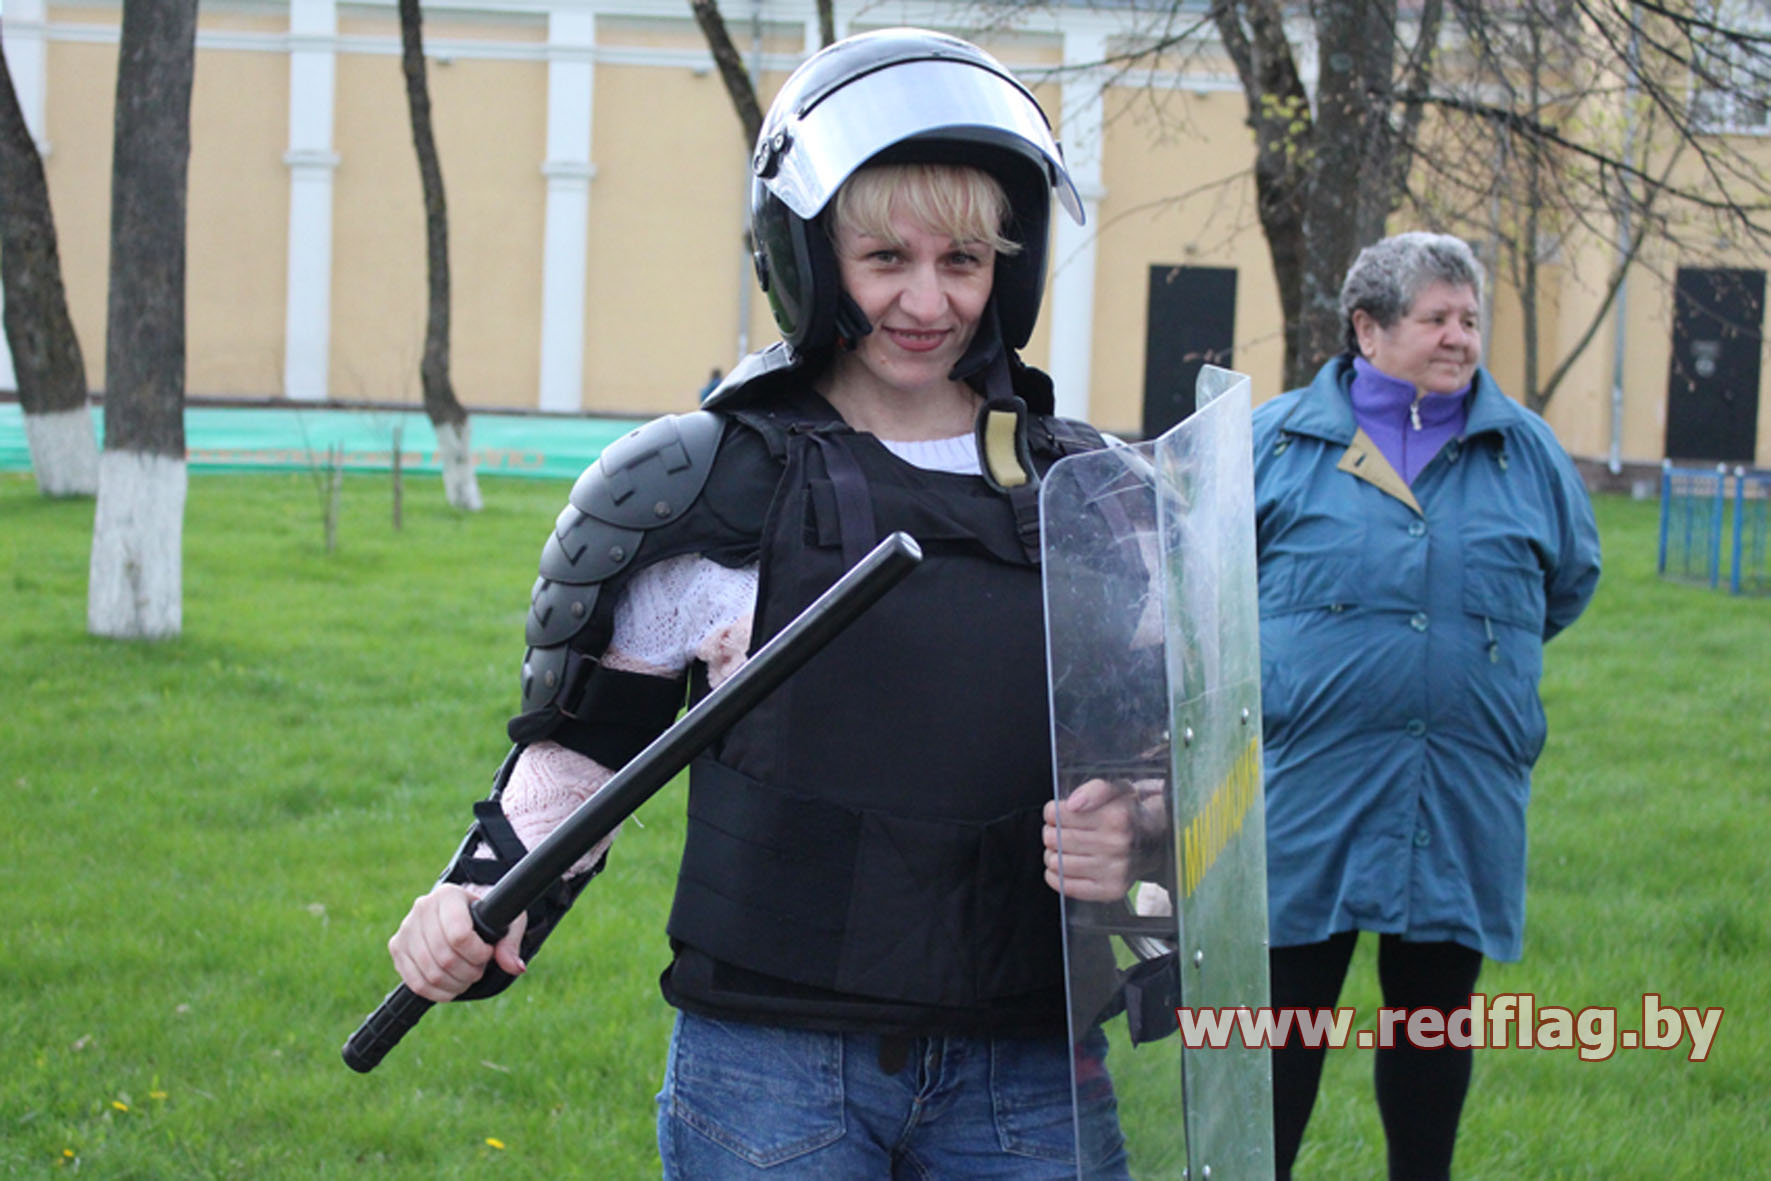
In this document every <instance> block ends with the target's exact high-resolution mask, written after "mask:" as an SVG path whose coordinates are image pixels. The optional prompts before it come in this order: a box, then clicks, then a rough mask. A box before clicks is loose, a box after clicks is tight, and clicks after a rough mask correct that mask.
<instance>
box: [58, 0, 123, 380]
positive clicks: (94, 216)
mask: <svg viewBox="0 0 1771 1181" xmlns="http://www.w3.org/2000/svg"><path fill="white" fill-rule="evenodd" d="M75 16H80V17H84V18H85V19H87V20H89V21H90V20H91V19H92V18H93V13H92V12H91V11H90V10H81V9H74V10H63V9H60V8H50V9H49V10H48V18H49V20H50V21H51V22H58V21H62V20H64V19H66V20H72V19H73V18H74V17H75ZM112 20H113V21H114V20H115V17H114V16H113V17H112ZM46 56H47V72H48V85H47V92H48V93H47V94H46V96H45V104H44V123H45V127H44V131H45V134H46V135H47V136H48V139H49V148H50V151H49V156H48V158H47V159H45V160H44V161H43V172H44V177H45V179H46V180H47V182H48V185H49V203H50V207H51V209H52V210H53V212H54V214H55V233H56V248H57V250H58V252H59V253H60V255H61V270H62V286H63V288H64V289H65V290H66V292H67V298H68V314H69V316H70V317H71V318H72V319H73V322H74V332H75V333H76V335H78V336H79V338H80V351H81V354H82V355H83V357H84V359H85V362H86V383H87V385H88V386H90V387H91V388H92V389H95V390H101V389H103V388H104V381H105V293H106V292H107V291H108V290H109V287H110V280H109V277H108V273H109V268H110V258H111V127H112V114H113V108H114V105H115V102H116V97H117V46H116V45H115V44H110V45H102V44H91V43H87V42H68V41H55V40H52V41H50V42H49V45H48V52H47V55H46Z"/></svg>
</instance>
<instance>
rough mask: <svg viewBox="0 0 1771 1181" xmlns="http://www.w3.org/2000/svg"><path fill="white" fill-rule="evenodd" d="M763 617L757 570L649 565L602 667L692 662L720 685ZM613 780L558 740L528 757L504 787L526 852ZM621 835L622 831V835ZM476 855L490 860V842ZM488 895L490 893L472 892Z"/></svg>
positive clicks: (653, 668) (650, 667)
mask: <svg viewBox="0 0 1771 1181" xmlns="http://www.w3.org/2000/svg"><path fill="white" fill-rule="evenodd" d="M755 611H756V567H754V566H750V567H745V568H743V569H738V570H733V569H731V568H729V567H726V566H721V565H719V564H718V563H716V562H710V561H707V560H706V559H704V558H701V557H698V556H696V555H694V554H689V555H685V556H683V557H679V558H672V559H669V560H668V561H664V562H660V563H658V564H657V565H655V566H649V567H647V568H646V569H645V570H642V571H641V572H640V573H639V574H638V575H636V576H635V577H634V579H633V581H632V582H631V583H629V584H628V586H627V589H626V593H624V594H623V595H622V598H621V601H620V602H619V603H617V604H616V606H615V631H614V635H613V636H612V637H611V639H610V642H609V650H608V651H607V652H605V653H604V654H603V663H604V664H605V665H607V666H608V667H610V668H618V669H622V670H624V671H627V672H638V673H650V674H652V675H655V676H666V677H674V676H676V675H677V674H678V673H680V672H681V671H682V670H683V669H685V668H687V667H688V665H689V663H690V662H691V661H695V660H700V661H703V662H705V663H706V665H707V668H708V680H709V682H710V683H711V684H714V685H718V684H719V683H720V682H721V681H724V680H725V679H726V678H727V677H729V676H730V675H731V674H732V673H733V672H735V671H736V670H737V668H738V666H739V665H741V664H743V663H744V656H745V652H746V649H748V647H749V645H750V620H751V617H752V615H754V614H755ZM612 774H613V771H611V770H610V769H609V768H608V767H604V766H603V765H602V764H600V763H598V762H597V761H596V760H594V759H591V758H589V757H587V756H585V755H581V754H579V753H578V752H576V751H572V750H568V749H566V748H565V747H563V746H560V745H559V744H558V743H555V742H537V743H535V744H534V745H532V746H530V747H529V748H528V749H526V750H524V751H523V754H522V757H521V758H519V759H518V760H517V765H516V766H515V767H514V768H512V770H511V776H510V782H509V783H507V784H505V787H504V796H503V803H504V814H505V815H506V816H508V817H509V818H510V823H511V827H512V828H513V829H515V830H516V834H517V838H518V839H519V840H521V841H522V842H523V846H524V847H525V848H529V849H533V848H534V847H535V846H536V845H537V844H539V843H540V842H541V841H542V840H544V839H546V837H547V835H548V834H549V833H551V832H552V831H553V830H554V829H555V828H557V827H559V824H560V822H561V821H563V820H564V819H565V818H566V817H567V816H569V815H570V814H571V813H572V810H573V809H574V808H576V807H577V806H578V805H579V804H581V803H583V802H584V801H585V800H587V799H589V798H590V797H591V796H592V795H593V794H594V793H595V792H596V791H597V789H598V788H600V787H602V785H603V784H605V783H607V782H608V781H609V777H610V776H611V775H612ZM619 831H620V829H619V828H617V829H616V832H619ZM614 839H615V833H610V834H609V836H608V837H607V838H605V839H604V840H602V841H600V842H598V843H597V845H596V847H595V848H593V849H592V850H590V852H588V853H586V854H585V855H584V856H583V857H580V858H579V859H578V860H577V861H575V862H573V863H572V866H571V868H570V869H568V870H567V871H566V876H567V877H572V876H575V875H577V874H581V873H584V872H586V871H587V870H589V869H590V867H591V866H593V865H595V864H596V863H597V859H598V858H600V857H602V855H603V853H604V852H605V851H607V849H608V847H609V844H610V842H612V841H613V840H614ZM473 855H474V856H475V857H491V856H492V851H491V850H490V849H489V848H487V847H486V846H485V845H484V844H483V843H482V844H481V845H480V846H479V847H478V848H477V849H475V850H474V854H473ZM473 892H474V893H476V894H484V892H485V890H484V888H477V889H473Z"/></svg>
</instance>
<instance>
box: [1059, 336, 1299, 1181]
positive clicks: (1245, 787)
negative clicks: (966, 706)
mask: <svg viewBox="0 0 1771 1181" xmlns="http://www.w3.org/2000/svg"><path fill="white" fill-rule="evenodd" d="M1197 401H1198V406H1199V409H1198V410H1197V411H1196V412H1195V413H1194V414H1193V415H1192V416H1191V417H1190V418H1188V419H1187V420H1186V421H1185V422H1183V423H1181V424H1180V425H1178V426H1176V427H1175V428H1174V429H1173V430H1171V431H1169V432H1168V433H1167V434H1165V435H1163V436H1161V437H1160V438H1158V439H1156V440H1154V441H1151V442H1146V443H1141V444H1137V445H1133V446H1118V447H1111V448H1108V449H1107V450H1104V451H1098V452H1092V453H1089V454H1086V455H1078V456H1073V457H1071V458H1068V459H1065V460H1063V461H1061V462H1060V463H1058V464H1056V465H1055V466H1053V468H1052V469H1051V471H1050V472H1049V473H1048V474H1047V476H1046V478H1045V481H1044V484H1043V487H1042V488H1041V491H1040V514H1041V527H1042V534H1043V546H1044V570H1045V575H1044V577H1045V605H1046V642H1047V651H1048V662H1049V663H1048V668H1049V675H1050V691H1051V711H1052V731H1053V764H1054V767H1055V768H1056V794H1057V797H1058V799H1059V800H1060V801H1069V802H1070V804H1069V806H1070V807H1074V808H1078V809H1081V810H1079V811H1076V812H1074V813H1072V812H1070V811H1068V810H1067V809H1066V808H1060V810H1059V819H1060V824H1059V832H1058V841H1059V848H1060V852H1061V853H1064V854H1065V861H1064V864H1065V866H1066V868H1068V867H1070V866H1075V867H1077V868H1076V872H1075V873H1073V874H1067V875H1066V876H1065V878H1064V886H1065V889H1066V895H1065V897H1064V900H1063V914H1064V952H1065V959H1066V963H1067V966H1068V970H1069V990H1070V991H1069V1002H1070V1030H1071V1038H1072V1042H1073V1049H1074V1055H1073V1061H1074V1063H1075V1067H1074V1070H1073V1076H1074V1077H1073V1089H1074V1093H1075V1101H1076V1112H1077V1144H1078V1147H1079V1159H1078V1176H1080V1177H1091V1176H1099V1175H1105V1174H1108V1173H1111V1172H1113V1171H1114V1170H1113V1169H1112V1168H1109V1167H1107V1166H1105V1165H1103V1163H1102V1162H1103V1161H1104V1160H1105V1161H1110V1160H1111V1157H1112V1155H1113V1154H1112V1149H1113V1144H1112V1143H1111V1129H1110V1123H1104V1122H1103V1120H1102V1119H1101V1118H1100V1113H1101V1112H1102V1110H1103V1104H1104V1103H1106V1102H1108V1101H1116V1103H1117V1108H1118V1115H1119V1125H1120V1128H1121V1130H1122V1132H1123V1135H1124V1142H1125V1151H1126V1157H1127V1162H1128V1165H1129V1169H1130V1173H1131V1175H1132V1176H1133V1177H1134V1178H1138V1179H1140V1181H1144V1179H1151V1178H1191V1179H1198V1178H1203V1177H1210V1178H1212V1181H1235V1179H1237V1178H1249V1177H1271V1176H1272V1175H1273V1151H1272V1085H1271V1064H1270V1061H1269V1050H1268V1049H1267V1048H1266V1047H1265V1046H1261V1045H1258V1044H1257V1045H1255V1046H1246V1045H1244V1044H1243V1042H1242V1040H1241V1036H1240V1026H1238V1025H1237V1024H1236V1023H1235V1011H1236V1010H1237V1009H1240V1008H1243V1007H1247V1008H1249V1009H1254V1010H1259V1009H1260V1008H1262V1007H1264V1006H1265V1005H1266V1004H1267V954H1266V953H1267V888H1266V834H1265V826H1264V823H1263V815H1264V813H1263V807H1262V796H1261V782H1262V780H1261V740H1260V654H1259V610H1258V604H1257V600H1256V594H1255V544H1254V490H1253V457H1252V453H1251V448H1252V444H1251V440H1250V430H1249V413H1250V398H1249V380H1248V378H1247V377H1245V376H1243V375H1241V374H1237V373H1232V372H1229V371H1227V370H1223V369H1216V368H1213V367H1210V366H1208V367H1206V368H1205V369H1204V371H1203V372H1202V373H1201V374H1200V377H1199V383H1198V399H1197ZM1078 793H1084V794H1081V795H1078ZM1115 813H1116V814H1117V815H1116V816H1115ZM1127 823H1129V825H1130V827H1131V831H1132V832H1133V833H1134V834H1135V835H1134V839H1133V842H1132V850H1133V851H1132V854H1131V864H1130V866H1129V868H1127V867H1126V866H1125V864H1124V858H1123V857H1120V858H1118V859H1117V861H1116V862H1113V859H1109V862H1113V863H1111V864H1109V863H1104V862H1103V861H1102V860H1101V858H1099V857H1091V856H1089V854H1090V853H1091V852H1092V851H1093V850H1094V849H1095V848H1097V846H1096V845H1095V844H1094V843H1093V842H1094V841H1095V840H1096V839H1098V837H1099V835H1100V831H1102V830H1107V829H1111V828H1112V827H1113V825H1115V824H1117V825H1120V826H1123V825H1125V824H1127ZM1066 841H1068V844H1066ZM1072 853H1074V854H1076V855H1077V856H1076V858H1075V860H1072V859H1071V857H1070V854H1072ZM1115 865H1117V867H1118V868H1119V870H1120V871H1121V872H1120V873H1118V874H1115V873H1114V872H1112V870H1113V869H1114V867H1115ZM1127 880H1129V883H1130V884H1129V886H1128V885H1127V884H1126V883H1127ZM1072 892H1075V893H1081V894H1083V895H1085V896H1083V897H1074V896H1071V893H1072ZM1182 1008H1185V1009H1187V1010H1190V1011H1191V1013H1193V1014H1197V1015H1198V1017H1197V1018H1195V1019H1192V1020H1191V1021H1190V1024H1191V1025H1192V1026H1193V1029H1192V1030H1191V1031H1188V1032H1189V1033H1190V1034H1192V1035H1198V1034H1200V1033H1201V1032H1202V1031H1203V1035H1204V1036H1187V1035H1183V1031H1182V1030H1181V1028H1180V1025H1181V1022H1180V1020H1179V1017H1180V1014H1179V1012H1178V1010H1180V1009H1182ZM1226 1021H1227V1022H1228V1023H1229V1024H1227V1025H1226V1024H1222V1023H1223V1022H1226ZM1222 1033H1228V1035H1229V1036H1228V1037H1220V1036H1218V1035H1219V1034H1222ZM1220 1041H1221V1042H1222V1043H1223V1044H1221V1045H1219V1044H1212V1043H1214V1042H1220ZM1103 1054H1104V1055H1105V1062H1103ZM1104 1127H1105V1128H1106V1129H1107V1130H1106V1131H1103V1128H1104Z"/></svg>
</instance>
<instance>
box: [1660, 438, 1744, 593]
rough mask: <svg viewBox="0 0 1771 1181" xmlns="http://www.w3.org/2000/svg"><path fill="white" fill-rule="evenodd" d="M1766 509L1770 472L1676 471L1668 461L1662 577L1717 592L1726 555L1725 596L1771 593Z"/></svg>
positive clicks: (1663, 486) (1663, 471)
mask: <svg viewBox="0 0 1771 1181" xmlns="http://www.w3.org/2000/svg"><path fill="white" fill-rule="evenodd" d="M1768 505H1771V472H1761V471H1752V470H1749V469H1747V468H1743V467H1736V468H1734V469H1733V470H1729V468H1728V466H1727V465H1726V464H1717V465H1716V466H1715V467H1714V468H1678V467H1674V466H1673V465H1672V462H1671V461H1670V460H1669V461H1666V462H1663V463H1662V464H1661V468H1660V559H1659V570H1660V574H1661V576H1662V577H1665V578H1673V579H1677V580H1679V581H1681V582H1693V583H1701V584H1704V585H1707V586H1711V587H1719V586H1721V584H1722V573H1723V569H1724V563H1723V556H1724V552H1726V554H1727V558H1728V562H1727V569H1728V571H1729V573H1728V589H1729V590H1731V591H1733V592H1734V593H1735V594H1737V595H1738V594H1768V593H1771V578H1768V577H1767V568H1766V537H1767V526H1768V521H1767V507H1768ZM1730 519H1731V521H1732V523H1731V524H1730ZM1730 533H1731V534H1732V544H1731V545H1729V546H1728V548H1727V549H1726V551H1724V547H1723V539H1724V537H1725V536H1728V535H1729V534H1730Z"/></svg>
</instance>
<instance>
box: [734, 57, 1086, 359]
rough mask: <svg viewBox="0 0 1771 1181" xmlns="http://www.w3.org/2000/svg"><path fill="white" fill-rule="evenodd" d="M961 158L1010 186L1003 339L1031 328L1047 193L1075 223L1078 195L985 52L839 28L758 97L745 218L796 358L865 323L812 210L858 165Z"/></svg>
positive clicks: (995, 289)
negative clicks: (758, 127)
mask: <svg viewBox="0 0 1771 1181" xmlns="http://www.w3.org/2000/svg"><path fill="white" fill-rule="evenodd" d="M884 163H922V164H959V165H967V166H970V167H975V168H980V169H982V170H984V171H985V172H988V173H989V174H990V175H992V176H993V177H995V178H996V180H997V181H998V182H999V183H1000V184H1001V185H1002V186H1003V189H1004V191H1005V192H1006V193H1007V195H1008V199H1009V207H1010V210H1011V212H1010V221H1009V224H1008V225H1007V226H1005V227H1004V233H1005V235H1006V236H1007V237H1009V238H1011V239H1013V240H1014V241H1015V242H1017V243H1019V244H1020V246H1021V249H1020V251H1019V252H1018V253H1015V254H1012V255H1005V254H998V256H997V260H996V274H995V278H994V281H993V286H992V290H991V302H992V304H994V306H995V313H996V322H997V324H998V325H999V326H1000V330H1001V338H1002V342H1003V344H1005V345H1006V346H1007V347H1008V348H1010V349H1019V348H1021V347H1023V346H1024V345H1025V344H1026V343H1027V340H1028V338H1029V337H1030V336H1031V335H1032V334H1033V325H1034V322H1035V320H1037V319H1038V316H1039V304H1040V299H1041V296H1042V295H1043V292H1044V287H1045V261H1046V240H1047V237H1048V233H1049V226H1050V221H1051V194H1052V191H1053V190H1054V189H1055V190H1056V191H1057V195H1058V198H1059V200H1060V201H1061V202H1062V203H1063V205H1064V207H1065V209H1066V210H1068V211H1069V213H1070V215H1071V217H1073V218H1074V219H1075V220H1076V222H1077V223H1078V224H1081V222H1082V203H1081V201H1080V199H1079V198H1078V197H1077V194H1076V188H1075V185H1074V184H1073V183H1072V182H1071V180H1070V175H1069V173H1068V172H1067V171H1066V170H1065V168H1064V158H1063V152H1062V151H1061V150H1060V149H1059V147H1058V145H1057V143H1056V141H1055V140H1054V139H1053V138H1052V134H1051V127H1050V125H1049V124H1048V123H1047V122H1046V118H1045V114H1044V112H1043V111H1041V110H1040V108H1039V104H1038V103H1037V102H1036V101H1035V100H1034V98H1033V96H1032V94H1031V93H1029V92H1028V91H1027V89H1026V88H1025V87H1024V86H1022V85H1021V84H1020V83H1019V82H1017V81H1016V80H1015V79H1014V77H1013V76H1012V75H1010V74H1009V72H1008V70H1007V69H1006V68H1005V67H1003V65H1002V64H1001V63H1000V62H998V61H997V60H996V59H995V58H994V57H992V56H990V55H989V54H988V53H985V52H984V51H983V50H981V49H979V48H978V47H977V46H975V45H972V44H970V43H969V42H965V41H961V40H959V39H958V38H956V37H949V36H946V35H945V34H941V33H932V32H928V31H926V30H922V29H882V30H879V31H877V32H871V33H862V34H860V35H858V36H854V37H849V38H846V39H844V40H842V41H839V42H837V43H836V44H834V45H831V46H829V47H828V48H826V49H824V50H822V51H820V52H819V53H817V54H814V55H813V56H812V57H810V58H808V59H807V60H806V61H805V62H804V63H803V64H802V65H801V66H800V67H799V68H798V69H797V70H795V71H794V72H793V74H792V76H790V77H789V78H788V79H787V82H786V83H785V84H784V85H783V86H782V88H781V92H780V93H779V94H778V95H776V96H775V101H774V102H773V103H772V104H771V105H770V107H769V113H768V115H767V117H766V118H765V119H764V120H763V127H762V132H761V134H760V135H759V136H758V137H757V143H756V151H755V153H754V154H753V156H752V157H751V174H752V179H751V189H750V226H751V236H752V245H753V247H754V250H755V255H754V258H755V263H756V273H757V279H758V281H759V282H760V283H761V284H762V287H763V290H764V291H765V292H766V293H767V294H768V298H769V304H770V307H771V308H772V309H773V311H774V314H775V323H776V324H777V325H778V326H779V327H780V329H781V335H782V338H783V340H784V341H785V342H786V344H787V346H788V348H789V349H790V350H791V351H792V352H793V354H794V356H795V357H796V358H801V359H803V358H804V357H805V356H806V355H808V354H819V353H824V352H826V351H828V350H829V349H830V348H832V347H833V346H834V345H835V343H836V341H837V339H838V337H844V338H847V339H850V340H853V339H854V338H855V337H856V336H857V335H859V334H860V333H861V332H863V331H865V329H866V319H865V317H863V316H861V315H860V311H859V309H858V308H855V307H854V305H853V303H852V301H850V300H849V299H848V298H847V296H846V294H844V293H843V291H842V287H841V283H840V280H839V278H838V272H837V265H836V254H835V251H834V250H833V249H832V247H831V244H830V240H829V238H828V237H827V236H826V233H825V230H824V228H823V227H822V226H821V225H819V224H818V218H819V215H820V214H821V213H823V212H824V210H825V208H826V207H827V206H828V205H829V203H830V200H831V199H832V198H833V197H834V196H835V195H836V192H837V190H838V189H840V188H841V187H842V184H843V182H844V181H846V180H847V179H848V178H849V177H850V176H852V175H854V173H855V172H856V171H858V170H859V169H861V168H862V167H864V166H866V165H868V164H884Z"/></svg>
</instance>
